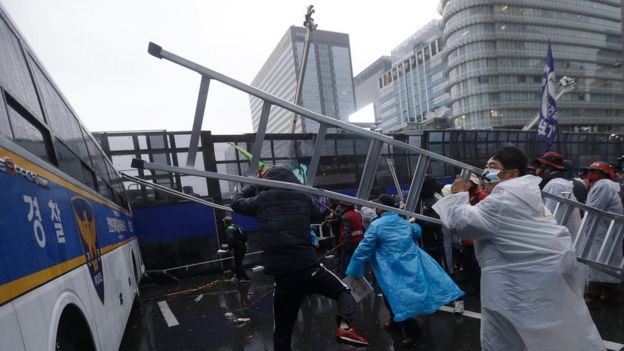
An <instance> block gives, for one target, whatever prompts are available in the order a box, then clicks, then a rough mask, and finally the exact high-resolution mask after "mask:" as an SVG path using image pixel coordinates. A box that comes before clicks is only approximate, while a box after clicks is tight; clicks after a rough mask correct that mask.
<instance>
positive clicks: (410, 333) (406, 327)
mask: <svg viewBox="0 0 624 351" xmlns="http://www.w3.org/2000/svg"><path fill="white" fill-rule="evenodd" d="M383 300H384V304H385V305H386V308H387V309H388V312H390V321H389V322H388V323H390V324H394V325H397V326H399V327H400V328H401V333H402V334H403V338H415V337H417V336H418V332H419V331H420V328H419V327H418V323H417V322H416V320H415V319H414V318H408V319H406V320H404V321H401V322H395V321H394V312H392V307H391V306H390V303H389V302H388V299H387V298H386V295H384V296H383Z"/></svg>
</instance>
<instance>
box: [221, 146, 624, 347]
mask: <svg viewBox="0 0 624 351" xmlns="http://www.w3.org/2000/svg"><path fill="white" fill-rule="evenodd" d="M623 160H624V156H623V157H621V158H619V159H617V160H615V162H613V163H608V162H604V161H595V162H593V163H591V164H589V165H586V166H587V167H579V168H575V167H574V165H572V163H571V162H569V161H568V160H566V159H565V157H564V156H563V155H561V154H560V153H557V152H555V151H548V152H546V153H544V154H543V155H540V156H538V157H537V158H535V159H534V160H533V161H531V162H529V161H528V160H527V158H526V156H525V155H524V153H523V152H522V151H521V150H519V149H517V148H515V147H504V148H502V149H500V150H499V151H497V152H496V153H494V154H493V155H492V156H491V157H490V158H489V159H488V160H487V162H486V164H485V168H484V172H483V174H482V175H475V174H473V175H472V176H471V177H470V178H469V179H466V180H465V179H463V178H461V177H457V178H456V179H455V180H454V182H453V183H452V184H447V185H445V186H442V185H441V184H440V183H439V181H438V180H436V179H435V178H433V177H430V176H426V177H425V179H424V183H423V187H422V191H421V194H420V196H419V199H418V202H417V204H416V210H415V212H416V213H418V214H422V215H424V216H428V217H433V218H438V219H440V221H441V222H442V225H440V224H435V223H432V222H430V221H424V220H415V219H413V218H412V219H410V218H406V217H405V216H403V215H399V214H397V213H395V212H392V211H389V210H387V208H391V207H395V206H397V207H401V206H403V202H400V201H399V199H398V197H395V196H392V195H387V194H380V195H379V196H374V197H373V198H371V199H372V200H374V201H375V202H376V203H378V204H380V205H381V206H380V207H379V208H376V209H375V208H369V207H361V208H359V207H357V206H354V205H353V204H351V203H348V202H330V204H329V205H328V206H327V207H326V208H325V211H324V212H323V213H321V211H320V210H319V208H318V206H317V205H316V203H315V202H314V201H313V200H312V198H311V197H309V196H308V195H306V194H304V193H301V192H298V191H293V190H280V189H274V188H260V187H256V186H247V187H245V188H243V189H242V190H241V192H240V193H239V194H238V195H237V196H236V197H235V198H234V201H233V203H232V208H233V210H234V211H235V212H238V213H241V214H244V215H250V216H255V217H256V218H257V220H258V223H259V225H260V229H261V232H262V233H263V234H262V235H263V238H262V241H263V249H264V255H265V262H266V263H265V265H266V270H265V272H266V273H267V274H271V275H274V276H275V284H276V285H275V298H274V314H275V316H274V319H275V332H274V345H275V346H274V347H275V350H290V349H291V346H290V340H291V333H292V328H293V325H294V323H295V320H296V316H297V313H298V310H299V305H300V304H301V301H302V298H303V297H304V296H305V295H307V294H322V295H325V296H327V297H329V298H332V299H334V300H336V301H337V303H338V314H337V318H336V322H337V325H338V328H337V332H336V337H337V339H338V341H341V342H346V343H350V344H352V345H355V346H367V345H368V341H367V340H366V339H365V338H364V337H362V336H360V335H359V334H358V333H357V332H356V331H355V329H354V328H353V327H352V324H353V323H354V321H355V319H356V316H355V308H354V305H355V301H354V300H353V298H352V297H351V295H350V294H349V288H348V287H347V286H346V285H345V284H343V283H342V282H341V281H340V279H339V278H338V277H337V275H338V276H341V277H344V276H345V275H346V276H351V277H355V278H360V277H369V279H370V278H372V280H374V282H375V284H374V285H376V286H377V287H378V289H379V292H380V294H381V296H383V299H384V302H385V305H386V307H387V308H388V312H389V315H390V319H389V320H388V321H387V322H386V323H384V324H383V327H384V328H386V329H389V330H400V331H401V333H402V336H403V338H402V340H403V345H404V346H410V345H414V344H417V343H418V338H419V335H420V334H421V331H420V328H419V327H418V323H417V321H416V318H417V317H419V316H423V315H428V314H432V313H434V312H435V311H437V310H438V309H439V308H440V307H441V306H443V305H445V304H451V303H452V304H453V305H454V311H455V312H456V313H459V314H461V313H463V311H464V308H463V301H462V297H463V296H464V291H462V290H461V289H460V288H459V286H462V288H463V289H464V290H466V291H467V292H468V293H469V294H474V295H476V296H480V300H481V347H482V349H483V350H504V349H507V350H562V349H565V350H604V343H603V341H602V339H601V337H600V335H599V333H598V330H597V328H596V326H595V325H594V322H593V320H592V318H591V316H590V314H589V308H592V307H595V306H596V305H599V304H601V303H616V304H617V303H622V302H623V301H622V292H621V288H620V287H619V284H621V281H619V280H618V279H617V278H615V277H614V276H612V275H608V274H605V273H604V272H602V271H600V270H597V269H594V268H590V267H587V266H585V265H583V264H581V263H579V262H578V261H577V259H576V256H577V254H576V253H575V251H574V246H573V242H574V239H575V236H576V235H578V232H579V228H580V226H581V220H582V216H583V215H584V213H583V211H582V210H580V209H578V208H573V209H572V210H571V211H570V213H569V214H568V217H567V221H566V222H565V223H564V224H565V225H559V224H557V222H556V220H555V218H554V217H553V213H556V208H557V201H555V200H553V199H550V198H547V197H543V196H542V191H543V192H546V193H549V194H553V195H557V196H561V197H564V198H567V199H570V200H573V201H577V202H580V203H584V204H586V205H588V206H590V207H593V208H596V209H599V210H602V211H606V212H610V213H614V214H619V215H622V214H623V206H622V205H623V201H624V200H623V199H624V162H623ZM262 176H263V177H264V178H266V179H274V180H281V181H287V182H298V181H297V178H296V177H295V176H294V175H293V174H292V172H291V171H290V170H289V169H288V168H286V167H282V166H273V167H271V168H269V169H268V171H266V172H264V174H263V175H262ZM318 222H323V223H324V224H325V225H326V228H327V229H329V230H330V232H331V233H333V237H334V240H335V242H334V244H335V245H336V246H337V247H338V254H337V258H338V265H337V267H338V268H337V269H336V271H335V272H331V271H329V270H328V269H327V268H325V266H324V265H323V264H322V263H321V261H320V260H319V259H318V255H317V253H315V248H314V246H313V245H312V244H311V241H310V237H309V227H310V223H318ZM595 226H596V227H597V232H598V233H602V234H598V235H596V236H595V237H594V242H593V245H592V246H591V247H592V250H598V249H599V248H600V247H601V246H603V241H604V240H605V238H604V233H606V232H607V229H608V228H607V226H608V222H606V221H598V222H597V223H596V224H595ZM609 244H613V245H616V244H617V245H621V243H615V242H614V243H609ZM316 246H317V247H318V245H316ZM623 252H624V247H618V248H615V253H616V256H617V257H619V259H620V260H621V259H622V253H623ZM618 255H619V256H618ZM617 257H616V258H617Z"/></svg>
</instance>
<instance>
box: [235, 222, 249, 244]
mask: <svg viewBox="0 0 624 351" xmlns="http://www.w3.org/2000/svg"><path fill="white" fill-rule="evenodd" d="M234 242H235V243H237V244H245V243H246V242H247V233H246V232H245V231H244V230H243V229H242V228H241V227H239V226H237V225H235V226H234Z"/></svg>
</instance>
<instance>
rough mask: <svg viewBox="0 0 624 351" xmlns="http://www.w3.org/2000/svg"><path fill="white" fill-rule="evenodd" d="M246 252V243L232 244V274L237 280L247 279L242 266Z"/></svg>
mask: <svg viewBox="0 0 624 351" xmlns="http://www.w3.org/2000/svg"><path fill="white" fill-rule="evenodd" d="M246 252H247V245H245V244H242V245H236V246H234V274H235V275H236V278H238V280H241V279H249V277H248V276H247V273H246V272H245V267H243V260H244V259H245V253H246Z"/></svg>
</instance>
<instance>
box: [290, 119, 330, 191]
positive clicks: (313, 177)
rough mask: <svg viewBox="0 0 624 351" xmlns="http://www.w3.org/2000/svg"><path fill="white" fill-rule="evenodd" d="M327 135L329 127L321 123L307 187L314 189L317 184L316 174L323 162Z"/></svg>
mask: <svg viewBox="0 0 624 351" xmlns="http://www.w3.org/2000/svg"><path fill="white" fill-rule="evenodd" d="M326 134H327V125H326V124H324V123H321V124H320V125H319V130H318V133H316V138H315V140H314V149H313V150H312V157H311V158H310V164H309V165H308V176H307V177H306V185H308V186H312V187H313V186H314V183H315V182H316V173H317V172H318V165H319V161H320V160H321V153H322V152H323V144H325V135H326ZM293 144H294V143H293ZM295 147H296V146H295Z"/></svg>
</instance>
